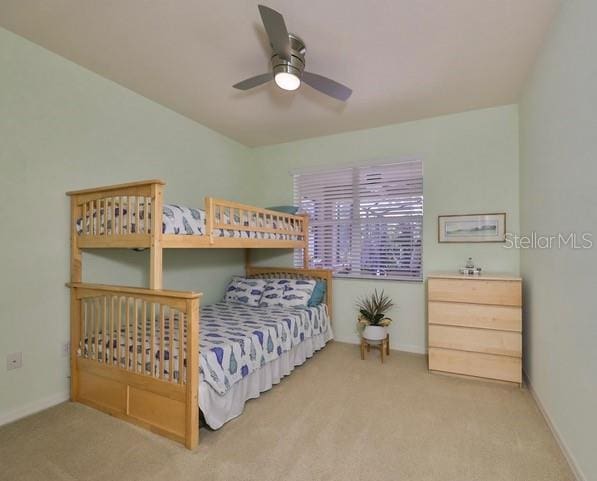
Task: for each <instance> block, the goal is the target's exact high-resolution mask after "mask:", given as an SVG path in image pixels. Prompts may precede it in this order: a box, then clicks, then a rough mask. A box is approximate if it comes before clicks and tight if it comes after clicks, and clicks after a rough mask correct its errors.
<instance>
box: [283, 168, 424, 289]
mask: <svg viewBox="0 0 597 481" xmlns="http://www.w3.org/2000/svg"><path fill="white" fill-rule="evenodd" d="M294 202H295V204H296V205H297V206H300V209H301V211H303V212H306V213H307V214H309V217H310V231H309V255H310V264H311V266H312V267H315V268H327V269H332V270H333V271H334V275H335V276H337V277H364V278H374V279H405V280H421V265H422V240H423V239H422V235H423V166H422V162H421V161H419V160H416V161H408V162H400V163H392V164H384V165H370V166H360V167H343V168H338V169H334V170H329V171H317V172H307V173H298V174H294ZM295 265H297V266H302V254H301V252H300V251H298V252H297V253H296V255H295Z"/></svg>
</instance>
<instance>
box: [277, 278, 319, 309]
mask: <svg viewBox="0 0 597 481" xmlns="http://www.w3.org/2000/svg"><path fill="white" fill-rule="evenodd" d="M287 281H288V282H287V283H286V284H285V287H284V295H283V296H282V303H281V304H282V306H283V307H307V305H308V304H309V299H311V295H312V294H313V289H315V284H316V281H314V280H312V279H287Z"/></svg>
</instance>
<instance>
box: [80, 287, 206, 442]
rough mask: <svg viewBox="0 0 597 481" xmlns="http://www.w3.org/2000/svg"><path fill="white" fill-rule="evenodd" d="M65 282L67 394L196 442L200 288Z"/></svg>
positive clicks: (185, 440)
mask: <svg viewBox="0 0 597 481" xmlns="http://www.w3.org/2000/svg"><path fill="white" fill-rule="evenodd" d="M69 286H70V288H71V400H73V401H78V402H82V403H84V404H88V405H90V406H92V407H95V408H97V409H100V410H102V411H104V412H107V413H109V414H112V415H114V416H117V417H119V418H122V419H125V420H127V421H130V422H133V423H135V424H138V425H141V426H144V427H146V428H149V429H150V430H152V431H155V432H158V433H159V434H162V435H165V436H168V437H170V438H172V439H175V440H177V441H179V442H182V443H184V444H185V445H186V446H187V447H188V448H193V447H195V446H196V445H197V443H198V436H199V434H198V431H199V420H198V413H199V408H198V375H199V298H200V296H201V294H199V293H193V292H179V291H160V290H151V289H138V288H130V287H119V286H106V285H97V284H83V283H73V284H70V285H69Z"/></svg>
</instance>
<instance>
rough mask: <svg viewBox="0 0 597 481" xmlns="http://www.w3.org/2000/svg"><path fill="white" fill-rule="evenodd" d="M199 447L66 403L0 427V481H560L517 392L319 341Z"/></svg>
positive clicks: (544, 438)
mask: <svg viewBox="0 0 597 481" xmlns="http://www.w3.org/2000/svg"><path fill="white" fill-rule="evenodd" d="M200 436H201V440H200V445H199V447H198V448H197V449H196V450H195V451H192V452H191V451H187V450H185V449H184V448H183V447H181V446H179V445H178V444H176V443H173V442H171V441H168V440H166V439H163V438H161V437H159V436H156V435H153V434H151V433H148V432H146V431H144V430H141V429H139V428H137V427H134V426H131V425H129V424H127V423H125V422H122V421H119V420H117V419H114V418H112V417H110V416H107V415H105V414H102V413H100V412H98V411H95V410H93V409H90V408H87V407H84V406H82V405H78V404H71V403H65V404H62V405H59V406H57V407H55V408H52V409H49V410H47V411H45V412H42V413H39V414H36V415H34V416H31V417H29V418H26V419H23V420H20V421H18V422H16V423H13V424H11V425H8V426H4V427H2V428H0V479H2V480H10V481H17V480H85V481H94V480H98V481H99V480H101V481H126V480H143V481H151V480H160V481H178V480H194V481H197V480H221V481H233V480H243V481H249V480H256V481H257V480H259V481H268V480H276V481H279V480H283V481H292V480H301V481H315V480H367V481H377V480H380V481H382V480H392V481H397V480H400V481H402V480H404V481H406V480H413V481H415V480H416V481H427V480H429V481H431V480H441V481H450V480H454V481H469V480H470V481H494V480H496V481H497V480H504V481H517V480H520V481H551V480H553V481H568V480H573V476H572V474H571V472H570V470H569V468H568V466H567V464H566V462H565V460H564V458H563V456H562V453H561V452H560V450H559V448H558V446H557V444H556V442H555V440H554V439H553V437H552V435H551V433H550V431H549V429H548V427H547V425H546V424H545V422H544V420H543V418H542V416H541V414H540V412H539V411H538V409H537V407H536V405H535V403H534V401H533V399H532V398H531V396H530V394H529V392H528V391H526V390H524V389H522V390H521V389H518V388H516V387H511V386H507V385H502V384H493V383H488V382H483V381H474V380H464V379H457V378H453V377H447V376H442V375H437V374H429V373H428V372H427V370H426V361H425V358H424V357H423V356H417V355H412V354H404V353H397V352H392V355H391V356H390V358H389V360H388V362H387V363H386V364H384V365H381V364H380V363H379V358H378V353H377V352H375V353H373V352H372V353H371V354H370V355H369V358H368V359H367V361H365V362H363V361H361V360H360V359H359V352H358V347H357V346H352V345H346V344H339V343H332V344H330V345H328V346H327V347H326V348H325V349H324V350H323V351H321V352H320V353H318V354H317V355H316V356H315V357H314V358H313V359H311V360H310V361H309V362H307V363H306V364H305V365H304V366H302V367H300V368H298V369H296V370H295V372H294V373H293V374H292V375H291V376H290V377H288V378H286V379H284V380H283V381H282V383H281V384H280V385H278V386H277V387H275V388H274V389H273V390H271V391H269V392H267V393H265V394H263V395H262V396H261V398H259V399H258V400H254V401H250V402H249V403H248V404H247V406H246V410H245V413H244V414H243V415H242V416H241V417H239V418H238V419H236V420H234V421H232V422H230V423H228V424H227V425H225V426H224V427H223V428H222V429H220V430H219V431H216V432H210V431H207V430H205V429H202V430H201V434H200Z"/></svg>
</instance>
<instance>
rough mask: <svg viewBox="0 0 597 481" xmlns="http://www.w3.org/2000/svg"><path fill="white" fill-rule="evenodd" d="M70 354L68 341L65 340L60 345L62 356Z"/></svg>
mask: <svg viewBox="0 0 597 481" xmlns="http://www.w3.org/2000/svg"><path fill="white" fill-rule="evenodd" d="M69 355H70V342H65V343H64V344H63V345H62V357H68V356H69Z"/></svg>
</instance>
